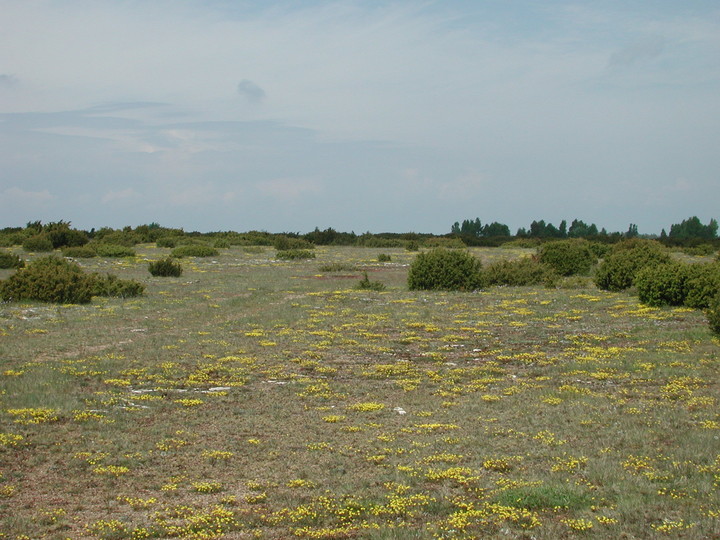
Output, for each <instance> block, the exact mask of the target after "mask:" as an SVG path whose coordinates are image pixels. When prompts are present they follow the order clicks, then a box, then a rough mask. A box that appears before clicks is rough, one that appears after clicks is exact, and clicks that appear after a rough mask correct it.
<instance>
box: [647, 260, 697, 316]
mask: <svg viewBox="0 0 720 540" xmlns="http://www.w3.org/2000/svg"><path fill="white" fill-rule="evenodd" d="M688 267H689V265H688V264H685V263H682V262H678V261H671V262H667V263H661V264H650V265H647V266H645V267H643V268H641V269H640V270H638V272H637V274H636V275H635V286H636V287H637V293H638V298H639V299H640V301H641V302H643V303H644V304H647V305H649V306H666V305H670V306H681V305H682V304H684V303H685V298H686V296H687V292H688V286H687V281H688V275H689V271H688Z"/></svg>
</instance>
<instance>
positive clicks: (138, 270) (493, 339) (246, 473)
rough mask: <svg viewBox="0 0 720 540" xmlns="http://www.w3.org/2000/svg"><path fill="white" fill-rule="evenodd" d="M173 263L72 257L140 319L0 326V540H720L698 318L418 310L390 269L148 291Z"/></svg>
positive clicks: (118, 316)
mask: <svg viewBox="0 0 720 540" xmlns="http://www.w3.org/2000/svg"><path fill="white" fill-rule="evenodd" d="M168 251H169V250H167V249H157V248H154V247H149V246H144V247H141V248H140V249H138V253H139V255H138V257H136V258H135V259H126V260H120V261H117V260H102V259H91V260H84V261H82V264H83V266H85V267H87V268H88V269H89V270H95V271H97V270H100V271H111V272H113V273H115V274H117V275H118V276H119V277H122V278H135V279H140V280H142V281H144V282H145V283H147V286H148V289H147V295H146V296H145V297H143V298H140V299H133V300H126V301H122V300H116V299H111V300H107V299H103V300H99V299H96V300H94V301H93V303H92V304H91V305H89V306H48V305H38V304H21V305H19V304H12V305H3V306H1V307H0V354H1V355H2V358H3V365H2V372H0V391H1V392H2V394H1V395H0V466H1V467H2V469H1V471H2V478H0V531H2V533H0V538H57V539H60V538H84V537H87V538H106V539H112V538H147V537H158V538H165V537H183V538H251V537H262V538H286V537H309V538H350V537H358V538H377V539H380V538H476V537H479V536H480V537H487V538H492V537H498V538H507V537H527V538H530V537H535V538H559V537H568V536H581V535H582V536H587V537H599V538H617V537H621V536H623V535H625V537H628V538H633V537H637V538H649V537H659V536H663V535H665V536H668V537H686V538H704V537H717V536H718V535H720V522H719V519H720V495H719V492H718V490H719V488H720V443H718V437H719V436H720V417H719V415H718V412H717V410H718V408H717V405H718V401H717V400H718V393H719V389H718V383H717V381H718V355H717V351H718V342H717V341H716V340H713V338H712V337H711V336H710V334H709V331H708V330H707V326H706V324H705V321H704V317H703V315H702V314H701V313H699V312H693V311H688V310H685V309H655V308H647V307H644V306H641V305H639V304H638V303H637V301H636V299H635V298H633V297H631V296H628V295H624V294H609V293H604V292H600V291H597V290H595V289H594V288H591V287H587V288H581V289H578V288H575V289H558V290H546V289H542V288H498V289H491V290H488V291H483V292H479V293H425V292H416V291H413V292H409V291H408V290H407V287H406V286H405V279H406V275H407V265H408V264H409V262H410V261H411V260H412V258H413V257H414V254H412V253H408V252H405V251H403V250H388V249H379V250H375V249H351V248H319V249H318V250H317V259H314V260H312V261H303V262H278V261H275V260H273V251H272V250H267V251H263V252H259V253H254V252H248V251H247V250H242V249H241V248H234V249H231V250H223V251H222V253H221V255H220V256H218V257H216V258H209V259H187V260H183V261H182V264H183V266H184V268H185V272H184V273H183V275H182V277H180V278H153V277H151V276H150V275H149V274H148V272H147V261H148V260H156V259H159V258H161V257H164V256H166V255H167V253H168ZM380 252H382V253H388V254H390V255H391V256H392V262H391V263H378V262H377V255H378V253H380ZM475 253H476V254H477V255H478V256H480V257H481V258H482V259H483V260H484V261H491V260H495V259H497V258H498V257H517V256H521V255H522V254H523V253H524V251H523V250H519V249H516V250H501V249H495V250H493V249H479V250H476V252H475ZM333 263H337V264H342V265H346V266H347V267H348V268H351V269H357V272H355V273H354V272H353V271H343V272H342V273H337V272H321V271H320V270H319V269H320V267H321V266H322V265H330V264H333ZM363 271H367V272H368V274H369V276H370V277H371V279H372V280H373V281H376V280H377V281H381V282H383V283H384V284H385V285H387V289H386V290H385V291H383V292H373V291H361V290H357V289H355V288H354V287H355V285H356V284H357V282H358V281H359V280H360V279H361V278H362V272H363ZM6 275H8V274H7V273H6V274H3V275H2V276H0V277H5V276H6Z"/></svg>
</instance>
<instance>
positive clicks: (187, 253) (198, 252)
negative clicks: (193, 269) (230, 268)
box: [170, 244, 220, 258]
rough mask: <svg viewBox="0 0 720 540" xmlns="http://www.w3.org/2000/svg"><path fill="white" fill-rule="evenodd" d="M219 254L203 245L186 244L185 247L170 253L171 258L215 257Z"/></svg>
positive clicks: (179, 247)
mask: <svg viewBox="0 0 720 540" xmlns="http://www.w3.org/2000/svg"><path fill="white" fill-rule="evenodd" d="M219 254H220V252H219V251H218V250H217V249H215V248H214V247H210V246H206V245H204V244H188V245H186V246H178V247H176V248H175V249H173V250H172V251H171V252H170V255H171V256H172V257H176V258H180V257H215V256H217V255H219Z"/></svg>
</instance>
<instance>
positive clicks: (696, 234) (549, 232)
mask: <svg viewBox="0 0 720 540" xmlns="http://www.w3.org/2000/svg"><path fill="white" fill-rule="evenodd" d="M717 232H718V223H717V220H715V219H711V220H710V222H709V223H708V224H707V225H703V224H702V222H701V221H700V219H699V218H698V217H697V216H693V217H691V218H688V219H686V220H683V221H682V222H681V223H676V224H673V225H671V227H670V233H669V234H668V233H667V232H666V231H665V229H663V230H662V232H661V233H660V235H656V234H640V232H639V231H638V226H637V225H636V224H634V223H631V224H630V226H629V227H628V229H627V231H625V232H608V231H607V230H606V229H605V228H602V229H598V227H597V225H595V224H594V223H590V224H587V223H585V222H584V221H582V220H580V219H574V220H573V221H572V223H570V225H568V223H567V221H566V220H562V221H561V222H560V224H559V225H558V226H555V225H553V224H552V223H546V222H545V220H542V219H541V220H536V221H533V222H532V223H531V224H530V227H528V228H527V229H526V228H524V227H521V228H520V229H518V231H517V232H516V233H515V236H514V237H513V236H511V235H510V229H509V227H508V226H507V225H504V224H502V223H497V222H493V223H490V224H486V225H483V224H482V223H481V221H480V218H475V219H465V220H463V221H462V223H460V222H457V221H456V222H455V223H454V224H453V225H452V227H451V228H450V233H451V235H454V236H457V237H459V238H461V239H462V241H463V242H464V243H466V244H468V245H496V244H498V243H505V242H508V241H513V240H517V239H531V240H536V241H544V240H552V239H563V238H585V239H588V240H592V241H595V242H603V243H613V244H614V243H616V242H619V241H620V240H626V239H630V238H638V237H642V238H650V239H657V240H659V241H660V242H662V243H664V244H666V245H668V246H697V245H700V244H704V243H707V244H711V245H717V244H718V237H717Z"/></svg>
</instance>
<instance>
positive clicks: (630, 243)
mask: <svg viewBox="0 0 720 540" xmlns="http://www.w3.org/2000/svg"><path fill="white" fill-rule="evenodd" d="M667 262H670V255H669V254H668V252H667V250H666V249H665V248H664V247H663V245H662V244H660V243H659V242H656V241H654V240H642V239H632V240H625V241H622V242H618V243H617V244H615V245H614V246H613V248H612V251H610V253H609V254H608V255H607V257H606V258H605V260H603V262H602V263H601V264H600V266H599V267H598V269H597V271H596V273H595V285H597V286H598V287H599V288H600V289H605V290H608V291H622V290H624V289H628V288H629V287H632V286H633V284H634V283H635V275H636V274H637V273H638V271H640V270H641V269H642V268H644V267H645V266H650V265H655V264H661V263H667Z"/></svg>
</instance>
